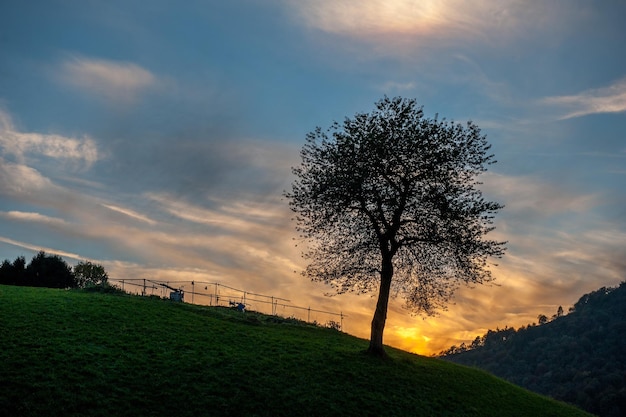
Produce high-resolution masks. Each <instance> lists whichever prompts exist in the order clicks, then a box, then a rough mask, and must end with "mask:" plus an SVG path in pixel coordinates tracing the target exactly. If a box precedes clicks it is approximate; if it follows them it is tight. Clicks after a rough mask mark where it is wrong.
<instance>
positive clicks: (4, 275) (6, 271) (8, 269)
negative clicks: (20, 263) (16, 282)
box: [0, 259, 13, 285]
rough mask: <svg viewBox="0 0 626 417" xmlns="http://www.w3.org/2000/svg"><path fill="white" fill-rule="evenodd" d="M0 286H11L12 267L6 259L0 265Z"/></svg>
mask: <svg viewBox="0 0 626 417" xmlns="http://www.w3.org/2000/svg"><path fill="white" fill-rule="evenodd" d="M0 284H3V285H12V284H13V265H11V262H10V261H9V260H8V259H5V260H4V261H2V265H0Z"/></svg>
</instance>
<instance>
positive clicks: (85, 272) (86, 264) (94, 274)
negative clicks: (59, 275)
mask: <svg viewBox="0 0 626 417" xmlns="http://www.w3.org/2000/svg"><path fill="white" fill-rule="evenodd" d="M74 276H75V278H76V285H77V286H78V287H80V288H84V287H87V286H93V285H106V284H108V282H109V276H108V274H107V272H106V271H105V270H104V267H103V266H102V265H99V264H94V263H93V262H90V261H81V262H79V263H78V264H76V266H75V267H74Z"/></svg>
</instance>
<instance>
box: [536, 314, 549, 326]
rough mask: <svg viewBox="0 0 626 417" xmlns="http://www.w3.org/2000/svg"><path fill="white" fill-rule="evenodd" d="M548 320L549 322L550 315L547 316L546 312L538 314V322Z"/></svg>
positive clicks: (542, 322)
mask: <svg viewBox="0 0 626 417" xmlns="http://www.w3.org/2000/svg"><path fill="white" fill-rule="evenodd" d="M547 322H548V316H546V315H545V314H539V315H538V316H537V323H539V324H546V323H547Z"/></svg>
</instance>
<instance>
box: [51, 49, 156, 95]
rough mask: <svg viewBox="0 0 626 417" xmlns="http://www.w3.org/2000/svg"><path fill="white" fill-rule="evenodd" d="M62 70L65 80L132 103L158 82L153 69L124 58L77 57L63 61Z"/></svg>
mask: <svg viewBox="0 0 626 417" xmlns="http://www.w3.org/2000/svg"><path fill="white" fill-rule="evenodd" d="M60 71H61V73H60V78H61V80H62V81H63V82H65V83H67V84H69V85H72V86H74V87H76V88H78V89H79V90H82V91H85V92H87V93H89V94H93V95H95V96H97V97H100V98H103V99H105V100H108V101H113V102H122V103H127V102H132V101H134V100H135V99H136V98H137V96H138V95H139V94H140V93H141V92H142V91H145V90H146V89H147V88H149V87H151V86H153V85H155V84H156V83H157V77H156V76H155V75H154V74H152V73H151V72H150V71H148V70H146V69H144V68H142V67H140V66H139V65H137V64H134V63H132V62H124V61H110V60H105V59H94V58H86V57H80V56H75V57H72V58H70V59H68V60H66V61H64V62H63V63H62V64H61V67H60Z"/></svg>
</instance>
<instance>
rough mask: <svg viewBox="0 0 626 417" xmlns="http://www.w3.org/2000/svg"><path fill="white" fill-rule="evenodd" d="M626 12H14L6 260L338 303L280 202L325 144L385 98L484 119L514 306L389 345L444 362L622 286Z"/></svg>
mask: <svg viewBox="0 0 626 417" xmlns="http://www.w3.org/2000/svg"><path fill="white" fill-rule="evenodd" d="M624 19H626V4H625V3H624V2H622V1H603V2H587V1H569V0H568V1H566V0H561V1H552V2H540V1H534V2H533V1H496V0H492V1H486V0H485V1H475V2H471V4H470V2H465V1H460V0H450V1H445V0H442V1H419V2H418V1H409V0H397V1H390V0H386V1H382V0H370V1H348V0H332V1H330V0H328V1H327V0H318V1H307V0H263V1H261V0H232V1H229V2H221V1H187V2H173V1H162V0H155V1H151V2H140V1H106V2H105V1H70V0H68V1H29V2H24V1H13V0H5V1H3V2H2V4H1V5H0V258H1V259H11V260H12V259H14V258H15V257H16V256H18V255H25V256H26V258H27V260H29V259H30V258H31V257H32V256H33V255H34V254H35V253H36V252H37V251H38V250H40V249H44V250H46V251H48V252H51V253H58V254H61V255H63V256H64V257H65V259H66V260H67V261H68V263H70V264H71V265H73V264H76V263H77V262H78V261H79V260H82V259H89V260H93V261H97V262H99V263H102V264H103V265H104V266H105V267H106V268H107V270H108V271H109V273H110V275H111V277H112V278H118V279H121V278H126V279H129V278H155V279H165V280H169V281H176V280H180V281H187V280H191V279H195V280H197V281H208V282H213V281H218V282H222V283H224V284H228V285H232V286H235V287H237V288H244V289H246V290H248V291H252V292H261V293H266V294H273V295H276V296H282V297H285V298H289V299H290V300H292V302H293V303H295V304H298V305H311V306H313V307H317V308H320V309H326V310H332V311H339V310H341V311H343V312H344V313H345V314H347V315H348V316H349V318H348V319H347V320H346V322H345V325H346V327H345V328H346V330H347V331H348V332H350V333H353V334H356V335H358V336H361V337H368V332H369V330H368V329H369V321H370V320H371V315H372V314H373V306H374V302H375V298H371V297H368V296H361V297H357V296H354V295H345V296H337V297H330V298H329V297H325V296H324V294H325V293H326V292H327V291H328V290H329V289H328V288H326V287H323V286H322V285H321V284H312V283H309V282H307V281H306V280H305V279H304V278H302V277H301V276H300V275H298V274H297V273H294V271H299V270H301V269H302V267H303V266H304V263H303V260H302V259H301V257H300V251H299V249H298V248H295V247H294V244H293V241H292V237H293V236H294V234H295V233H294V227H293V226H294V225H293V223H291V221H290V217H291V214H290V212H289V210H288V207H287V202H286V201H284V200H283V199H282V197H281V194H282V191H283V190H285V189H287V188H288V187H289V186H290V183H291V181H292V180H293V177H292V175H291V171H290V167H291V166H294V165H296V164H297V163H298V152H299V149H300V147H301V146H302V145H303V143H304V137H305V135H306V133H307V132H309V131H311V130H313V129H314V128H315V127H316V126H322V127H327V126H329V125H330V124H331V123H332V122H333V121H341V120H343V118H344V117H347V116H353V115H354V114H355V113H357V112H364V111H365V112H366V111H370V110H371V109H372V108H373V106H374V103H375V102H376V101H377V100H378V99H380V98H381V97H382V96H383V95H388V96H396V95H401V96H405V97H410V98H416V99H417V100H418V102H419V103H421V104H422V105H423V106H424V110H425V112H426V114H427V115H431V116H432V115H434V114H435V113H438V114H439V115H440V116H442V117H446V118H448V119H453V120H455V121H461V122H463V121H466V120H472V121H474V122H475V123H476V124H478V126H480V127H481V128H482V129H483V131H484V133H486V135H487V137H488V140H489V141H490V143H492V145H493V148H492V149H493V151H494V153H495V154H496V158H497V160H498V163H497V164H496V165H494V166H493V167H492V169H491V170H490V171H489V172H488V173H487V175H485V178H484V191H485V193H486V194H487V195H488V196H489V197H491V198H493V199H495V200H497V201H499V202H501V203H503V204H505V205H506V208H505V209H504V210H502V212H501V214H500V215H499V216H498V218H497V219H496V226H497V229H496V231H495V232H494V237H497V238H500V239H504V240H507V241H509V244H508V247H509V250H508V253H507V255H506V256H505V257H504V258H503V259H502V260H501V261H500V262H499V266H498V267H497V268H496V269H495V271H494V275H495V276H496V277H497V281H496V283H497V285H495V286H488V287H480V288H474V289H462V290H460V291H459V292H458V294H457V297H456V298H455V302H454V304H452V305H451V306H450V308H449V310H448V311H446V312H443V313H442V314H441V315H440V316H438V317H435V318H428V319H426V320H422V319H421V318H416V317H411V315H410V314H409V313H408V312H406V311H404V310H402V308H401V307H400V306H401V304H402V303H401V301H399V300H398V301H397V302H394V303H392V309H391V312H390V316H389V320H388V325H387V328H386V333H385V341H386V342H387V343H390V344H393V345H395V346H399V347H401V348H404V349H407V350H411V351H415V352H418V353H431V352H434V351H438V350H441V349H443V348H445V347H448V346H449V345H451V344H453V343H459V342H460V341H463V340H468V339H469V340H471V339H473V338H474V337H475V336H476V335H478V334H482V333H484V331H486V330H487V329H488V328H495V327H496V326H500V327H503V326H504V325H514V326H519V325H522V324H526V323H529V322H532V321H536V317H537V315H538V314H540V313H543V314H548V315H550V314H552V313H554V312H556V308H557V307H558V305H563V307H564V308H565V309H566V310H567V306H569V305H572V304H573V303H574V302H575V301H576V300H577V299H578V297H579V296H580V295H582V294H583V293H585V292H588V291H591V290H594V289H597V288H599V287H601V286H608V285H616V284H618V283H619V282H620V281H622V280H624V279H625V278H626V276H625V274H624V272H625V270H626V260H625V259H626V222H625V220H626V209H625V207H626V186H625V185H624V184H626V134H625V133H624V126H625V125H626V54H625V53H624V47H623V45H626V29H624V27H623V22H624Z"/></svg>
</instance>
